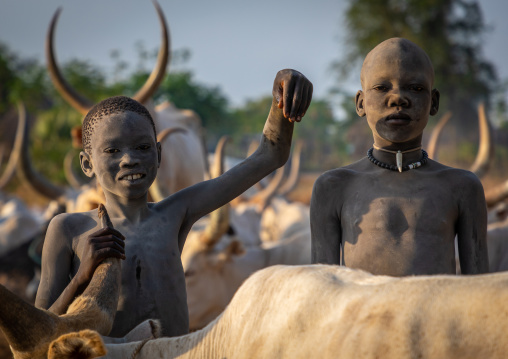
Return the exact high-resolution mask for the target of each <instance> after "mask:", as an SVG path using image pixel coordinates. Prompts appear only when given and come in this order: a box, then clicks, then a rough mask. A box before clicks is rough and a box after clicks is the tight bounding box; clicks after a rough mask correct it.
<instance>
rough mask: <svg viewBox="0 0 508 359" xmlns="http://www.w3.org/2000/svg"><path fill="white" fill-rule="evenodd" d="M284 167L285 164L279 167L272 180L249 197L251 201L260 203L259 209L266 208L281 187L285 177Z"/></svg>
mask: <svg viewBox="0 0 508 359" xmlns="http://www.w3.org/2000/svg"><path fill="white" fill-rule="evenodd" d="M284 167H285V166H282V167H279V168H278V169H277V171H275V175H274V176H273V178H272V179H271V180H270V183H269V184H268V186H266V187H265V188H264V189H263V190H262V191H259V192H258V193H256V194H255V195H254V196H252V197H251V198H249V202H251V203H257V204H258V206H259V210H263V209H265V208H266V206H268V204H269V203H270V200H271V199H272V198H273V196H275V194H276V193H277V189H278V188H279V187H280V185H281V183H282V179H283V178H284Z"/></svg>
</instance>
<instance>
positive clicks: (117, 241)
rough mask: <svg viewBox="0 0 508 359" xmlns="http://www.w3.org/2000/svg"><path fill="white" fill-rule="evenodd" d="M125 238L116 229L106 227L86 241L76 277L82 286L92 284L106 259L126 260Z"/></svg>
mask: <svg viewBox="0 0 508 359" xmlns="http://www.w3.org/2000/svg"><path fill="white" fill-rule="evenodd" d="M124 240H125V237H124V236H123V235H122V234H121V233H120V232H118V231H117V230H116V229H113V228H110V227H104V228H101V229H99V230H98V231H96V232H94V233H92V234H90V235H89V236H88V238H87V239H86V243H85V248H84V249H83V257H82V258H81V264H80V266H79V270H78V273H77V274H76V277H78V278H79V283H80V285H84V284H87V285H88V283H89V282H90V280H91V279H92V276H93V274H94V272H95V269H96V268H97V266H98V265H99V264H101V262H102V261H103V260H104V259H106V258H110V257H113V258H120V259H125V243H124Z"/></svg>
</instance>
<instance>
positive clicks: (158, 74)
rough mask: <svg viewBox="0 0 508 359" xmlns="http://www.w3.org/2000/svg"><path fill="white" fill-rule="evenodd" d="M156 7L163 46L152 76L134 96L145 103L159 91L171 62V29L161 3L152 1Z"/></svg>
mask: <svg viewBox="0 0 508 359" xmlns="http://www.w3.org/2000/svg"><path fill="white" fill-rule="evenodd" d="M152 2H153V5H154V6H155V9H156V10H157V16H158V17H159V22H160V25H161V34H162V40H161V48H160V50H159V54H158V55H157V63H156V65H155V68H154V69H153V71H152V73H151V74H150V77H148V79H147V80H146V82H145V84H144V85H143V87H141V89H139V91H138V92H136V94H134V96H132V98H133V99H135V100H136V101H138V102H141V103H145V102H146V101H148V99H149V98H150V97H152V95H153V94H154V93H155V91H157V88H158V87H159V85H160V84H161V82H162V80H163V79H164V75H165V74H166V70H167V65H168V63H169V55H170V40H169V31H168V27H167V25H166V19H165V18H164V13H163V12H162V9H161V7H160V5H159V3H158V2H157V1H155V0H153V1H152Z"/></svg>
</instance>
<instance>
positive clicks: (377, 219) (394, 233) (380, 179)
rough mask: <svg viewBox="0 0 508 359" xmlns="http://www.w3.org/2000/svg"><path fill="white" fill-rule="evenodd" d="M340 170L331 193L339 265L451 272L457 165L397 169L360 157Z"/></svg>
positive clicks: (375, 269)
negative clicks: (334, 194)
mask: <svg viewBox="0 0 508 359" xmlns="http://www.w3.org/2000/svg"><path fill="white" fill-rule="evenodd" d="M337 171H344V170H343V169H339V170H337ZM346 171H347V172H348V174H347V175H346V176H343V175H341V176H340V177H341V180H342V181H341V182H342V184H343V186H342V188H341V189H340V190H338V191H337V192H338V194H337V197H336V204H337V207H336V208H337V213H338V214H339V217H340V219H339V220H340V226H341V230H342V248H343V252H342V258H341V260H342V262H343V264H344V265H346V266H348V267H352V268H359V269H363V270H367V271H369V272H372V273H374V274H385V275H396V276H399V275H408V274H433V273H455V246H454V238H455V225H456V222H457V219H458V217H459V201H458V193H459V191H458V190H457V188H454V187H455V186H456V185H457V184H456V183H454V177H455V176H457V174H458V172H459V171H460V170H455V169H452V168H449V167H445V166H442V165H440V164H437V163H435V162H434V163H433V164H431V165H429V166H428V167H427V168H420V169H416V170H413V171H408V172H403V173H398V172H394V171H390V170H387V169H383V168H377V167H372V166H371V164H370V163H369V162H368V161H367V162H365V161H363V162H362V161H360V162H358V163H356V164H353V165H351V166H348V167H347V170H346ZM344 179H345V180H344Z"/></svg>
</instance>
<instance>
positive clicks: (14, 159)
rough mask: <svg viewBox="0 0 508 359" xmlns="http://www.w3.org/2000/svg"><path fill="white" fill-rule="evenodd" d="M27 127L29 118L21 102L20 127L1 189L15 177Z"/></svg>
mask: <svg viewBox="0 0 508 359" xmlns="http://www.w3.org/2000/svg"><path fill="white" fill-rule="evenodd" d="M26 127H27V116H26V110H25V105H24V104H23V103H21V102H18V127H17V129H16V137H15V138H14V146H13V147H12V150H11V154H10V156H9V161H8V162H7V166H6V168H5V171H4V173H3V175H2V177H1V178H0V188H4V187H5V186H6V185H7V183H9V181H10V180H11V179H12V176H13V175H14V172H15V171H16V166H17V164H18V162H19V157H20V155H21V151H22V147H23V136H24V133H25V128H26Z"/></svg>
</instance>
